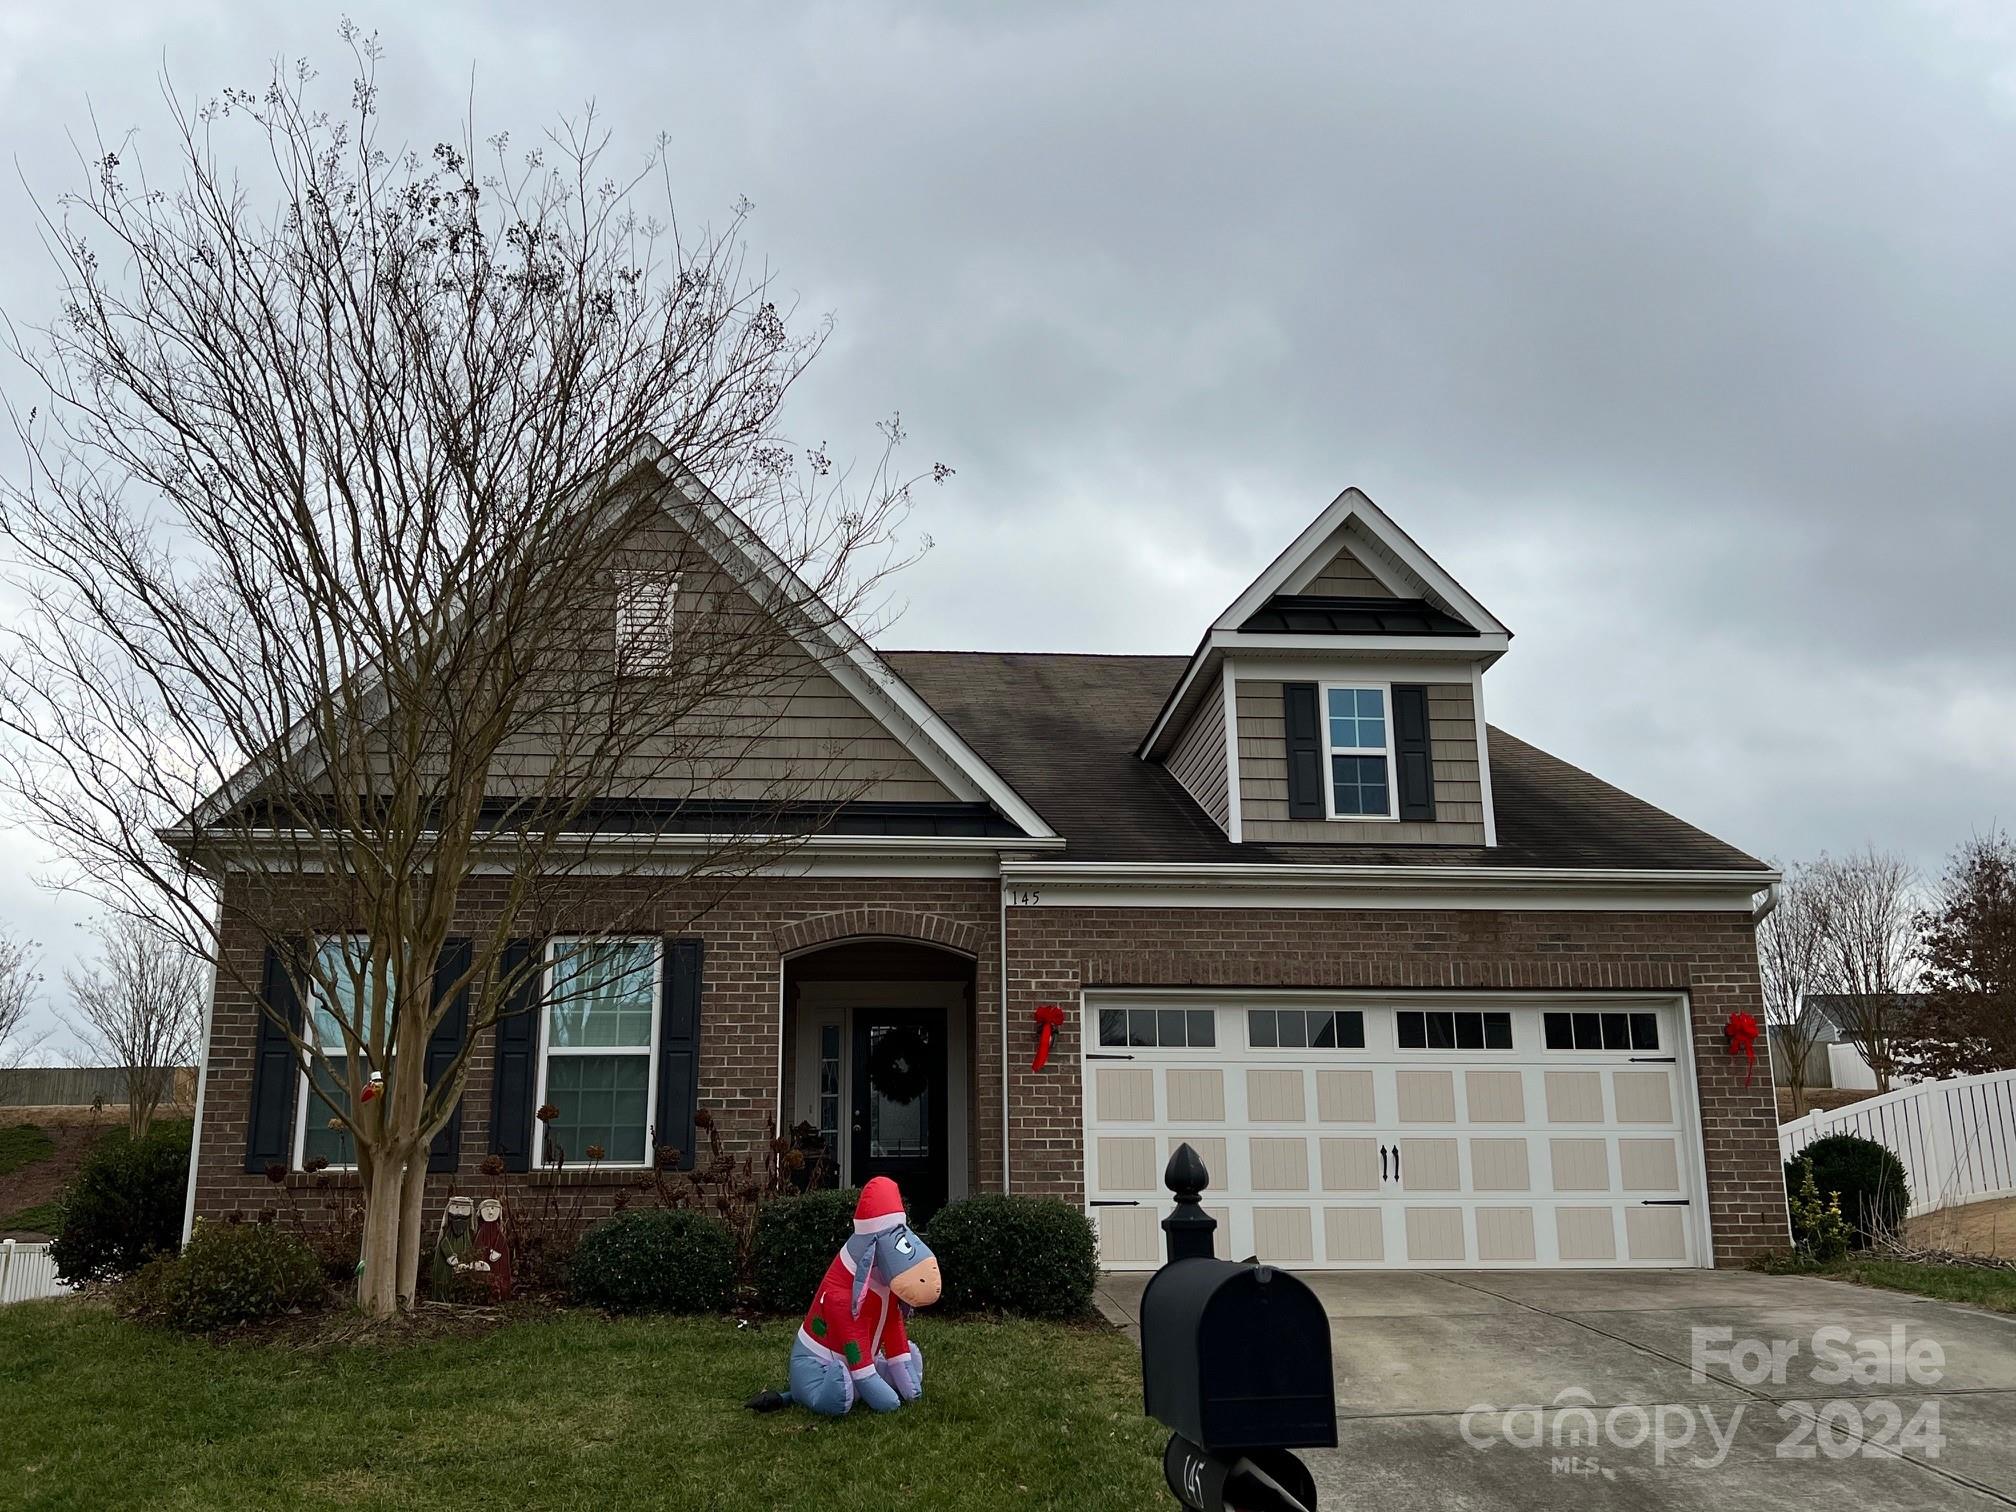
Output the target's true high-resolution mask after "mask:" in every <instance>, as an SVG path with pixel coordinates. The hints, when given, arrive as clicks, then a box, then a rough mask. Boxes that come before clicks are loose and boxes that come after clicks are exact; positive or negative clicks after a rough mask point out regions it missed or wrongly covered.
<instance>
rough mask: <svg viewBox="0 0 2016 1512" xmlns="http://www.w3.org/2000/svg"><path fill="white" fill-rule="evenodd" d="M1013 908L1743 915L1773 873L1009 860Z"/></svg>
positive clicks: (1004, 872)
mask: <svg viewBox="0 0 2016 1512" xmlns="http://www.w3.org/2000/svg"><path fill="white" fill-rule="evenodd" d="M1001 877H1002V887H1003V895H1004V897H1006V898H1007V899H1008V900H1009V901H1010V902H1011V903H1012V904H1013V906H1015V907H1018V908H1046V907H1047V908H1313V909H1336V908H1360V909H1362V908H1409V909H1413V908H1448V909H1507V910H1521V911H1528V912H1589V913H1741V914H1744V915H1746V916H1747V915H1748V914H1749V913H1750V912H1751V910H1752V908H1753V907H1754V906H1755V897H1756V895H1757V894H1758V893H1759V892H1762V891H1764V890H1765V888H1766V887H1768V886H1769V885H1770V884H1771V883H1773V882H1775V881H1777V880H1778V874H1777V873H1776V872H1749V871H1742V872H1729V871H1713V872H1708V871H1696V872H1661V871H1633V870H1619V869H1612V868H1601V869H1598V868H1560V869H1544V868H1539V867H1500V866H1320V865H1318V866H1268V865H1261V864H1254V863H1240V862H1233V863H1216V862H1213V863H1202V864H1197V865H1191V866H1167V865H1159V864H1156V863H1152V862H1079V863H1057V862H1047V861H1009V862H1004V863H1003V864H1002V867H1001Z"/></svg>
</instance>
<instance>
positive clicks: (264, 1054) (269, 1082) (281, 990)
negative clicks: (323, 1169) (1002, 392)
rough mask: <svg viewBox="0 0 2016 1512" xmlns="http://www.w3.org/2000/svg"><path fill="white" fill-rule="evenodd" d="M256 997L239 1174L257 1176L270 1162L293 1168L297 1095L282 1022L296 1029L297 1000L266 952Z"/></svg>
mask: <svg viewBox="0 0 2016 1512" xmlns="http://www.w3.org/2000/svg"><path fill="white" fill-rule="evenodd" d="M260 995H261V996H262V997H263V998H264V999H265V1002H266V1006H265V1007H264V1008H262V1009H260V1011H259V1033H258V1034H257V1035H256V1036H254V1038H253V1042H252V1043H253V1046H254V1049H253V1051H252V1106H251V1109H250V1116H249V1117H247V1119H246V1120H245V1169H246V1170H247V1171H250V1172H263V1171H264V1170H265V1169H266V1168H267V1167H268V1166H270V1165H273V1164H275V1163H276V1162H277V1163H279V1164H281V1165H292V1164H293V1163H294V1099H295V1096H296V1094H297V1093H298V1092H299V1090H300V1082H301V1062H300V1060H299V1059H298V1058H297V1057H296V1056H295V1054H294V1044H293V1041H291V1040H290V1039H288V1037H287V1030H286V1029H283V1028H281V1024H282V1023H285V1024H286V1025H288V1026H289V1027H291V1028H292V1029H293V1030H294V1031H295V1032H296V1033H299V1032H300V1029H301V999H300V996H299V994H297V993H296V992H295V991H294V979H293V978H292V977H290V976H289V975H288V974H287V966H286V963H285V962H284V961H283V960H282V959H281V956H280V952H279V951H277V950H275V949H274V948H273V947H272V946H270V945H269V946H267V947H266V975H265V979H264V981H263V983H262V984H261V990H260Z"/></svg>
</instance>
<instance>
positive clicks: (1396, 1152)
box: [1393, 1144, 1400, 1181]
mask: <svg viewBox="0 0 2016 1512" xmlns="http://www.w3.org/2000/svg"><path fill="white" fill-rule="evenodd" d="M1393 1179H1394V1180H1395V1181H1398V1180H1399V1179H1400V1146H1398V1145H1397V1144H1396V1145H1395V1146H1393Z"/></svg>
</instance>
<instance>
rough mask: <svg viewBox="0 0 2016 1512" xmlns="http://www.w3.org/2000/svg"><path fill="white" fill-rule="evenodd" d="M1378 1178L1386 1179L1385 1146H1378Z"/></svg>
mask: <svg viewBox="0 0 2016 1512" xmlns="http://www.w3.org/2000/svg"><path fill="white" fill-rule="evenodd" d="M1379 1179H1380V1180H1381V1181H1384V1180H1385V1179H1386V1146H1384V1145H1381V1146H1379Z"/></svg>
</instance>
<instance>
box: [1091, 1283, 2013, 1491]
mask: <svg viewBox="0 0 2016 1512" xmlns="http://www.w3.org/2000/svg"><path fill="white" fill-rule="evenodd" d="M1304 1279H1306V1280H1307V1281H1308V1282H1309V1283H1310V1285H1311V1286H1312V1287H1314V1288H1315V1290H1316V1292H1317V1294H1318V1295H1319V1296H1320V1297H1321V1298H1322V1299H1323V1304H1324V1308H1325V1310H1326V1312H1327V1313H1328V1314H1329V1317H1330V1341H1331V1352H1332V1356H1333V1358H1334V1360H1335V1362H1336V1372H1337V1438H1338V1445H1337V1448H1336V1449H1334V1450H1310V1451H1305V1453H1306V1456H1307V1458H1308V1461H1309V1463H1310V1465H1311V1468H1312V1469H1313V1470H1314V1471H1315V1474H1316V1479H1317V1484H1318V1486H1319V1487H1320V1488H1321V1491H1322V1505H1323V1506H1324V1507H1325V1508H1326V1509H1328V1508H1377V1509H1380V1512H1403V1509H1413V1508H1436V1509H1446V1512H1459V1509H1461V1512H1467V1509H1473V1508H1474V1509H1476V1512H1524V1509H1529V1508H1530V1509H1534V1512H1563V1509H1568V1508H1576V1507H1590V1508H1602V1509H1604V1512H1612V1509H1618V1512H1622V1509H1634V1508H1644V1509H1648V1512H1649V1509H1659V1512H1669V1509H1697V1508H1698V1509H1701V1512H1741V1509H1746V1508H1771V1509H1776V1512H1791V1509H1799V1508H1808V1507H1812V1508H1828V1509H1830V1512H1845V1509H1849V1508H1853V1509H1855V1512H1877V1509H1890V1508H1926V1509H1933V1508H1939V1509H1973V1508H1995V1507H2016V1318H2004V1317H1997V1316H1995V1315H1993V1314H1989V1313H1983V1312H1977V1311H1975V1310H1974V1309H1972V1308H1966V1307H1957V1306H1954V1305H1952V1304H1950V1303H1945V1302H1934V1301H1929V1300H1925V1299H1921V1298H1915V1297H1907V1296H1903V1295H1900V1294H1898V1293H1894V1292H1881V1291H1874V1290H1870V1289H1868V1288H1865V1287H1859V1286H1851V1285H1848V1284H1847V1283H1845V1282H1839V1281H1826V1280H1819V1279H1816V1278H1813V1277H1807V1276H1764V1275H1755V1274H1751V1273H1749V1272H1743V1271H1649V1272H1648V1271H1638V1272H1624V1271H1528V1272H1515V1271H1495V1272H1460V1273H1440V1274H1429V1273H1400V1272H1357V1273H1348V1274H1339V1273H1335V1272H1332V1273H1328V1274H1320V1273H1318V1274H1310V1275H1308V1276H1306V1277H1305V1278H1304ZM1146 1280H1147V1278H1146V1277H1145V1276H1141V1275H1113V1276H1108V1277H1107V1278H1106V1279H1105V1281H1104V1282H1103V1283H1102V1285H1101V1289H1100V1299H1099V1300H1100V1306H1101V1309H1102V1310H1103V1311H1105V1312H1106V1314H1107V1316H1108V1317H1110V1318H1112V1319H1114V1321H1115V1322H1118V1323H1121V1324H1123V1325H1125V1326H1127V1327H1128V1329H1129V1331H1130V1332H1132V1333H1135V1334H1136V1335H1137V1337H1138V1318H1139V1307H1140V1296H1141V1289H1142V1287H1143V1285H1144V1284H1145V1283H1146ZM1823 1330H1834V1332H1823ZM1816 1335H1817V1337H1816ZM1774 1351H1775V1361H1774ZM1697 1361H1698V1362H1699V1364H1700V1365H1701V1367H1702V1368H1701V1369H1700V1370H1698V1371H1697V1370H1696V1369H1695V1368H1694V1367H1695V1365H1696V1363H1697ZM1834 1377H1841V1379H1838V1380H1837V1379H1834ZM1520 1409H1524V1410H1520ZM1577 1409H1582V1410H1580V1411H1578V1410H1577Z"/></svg>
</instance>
